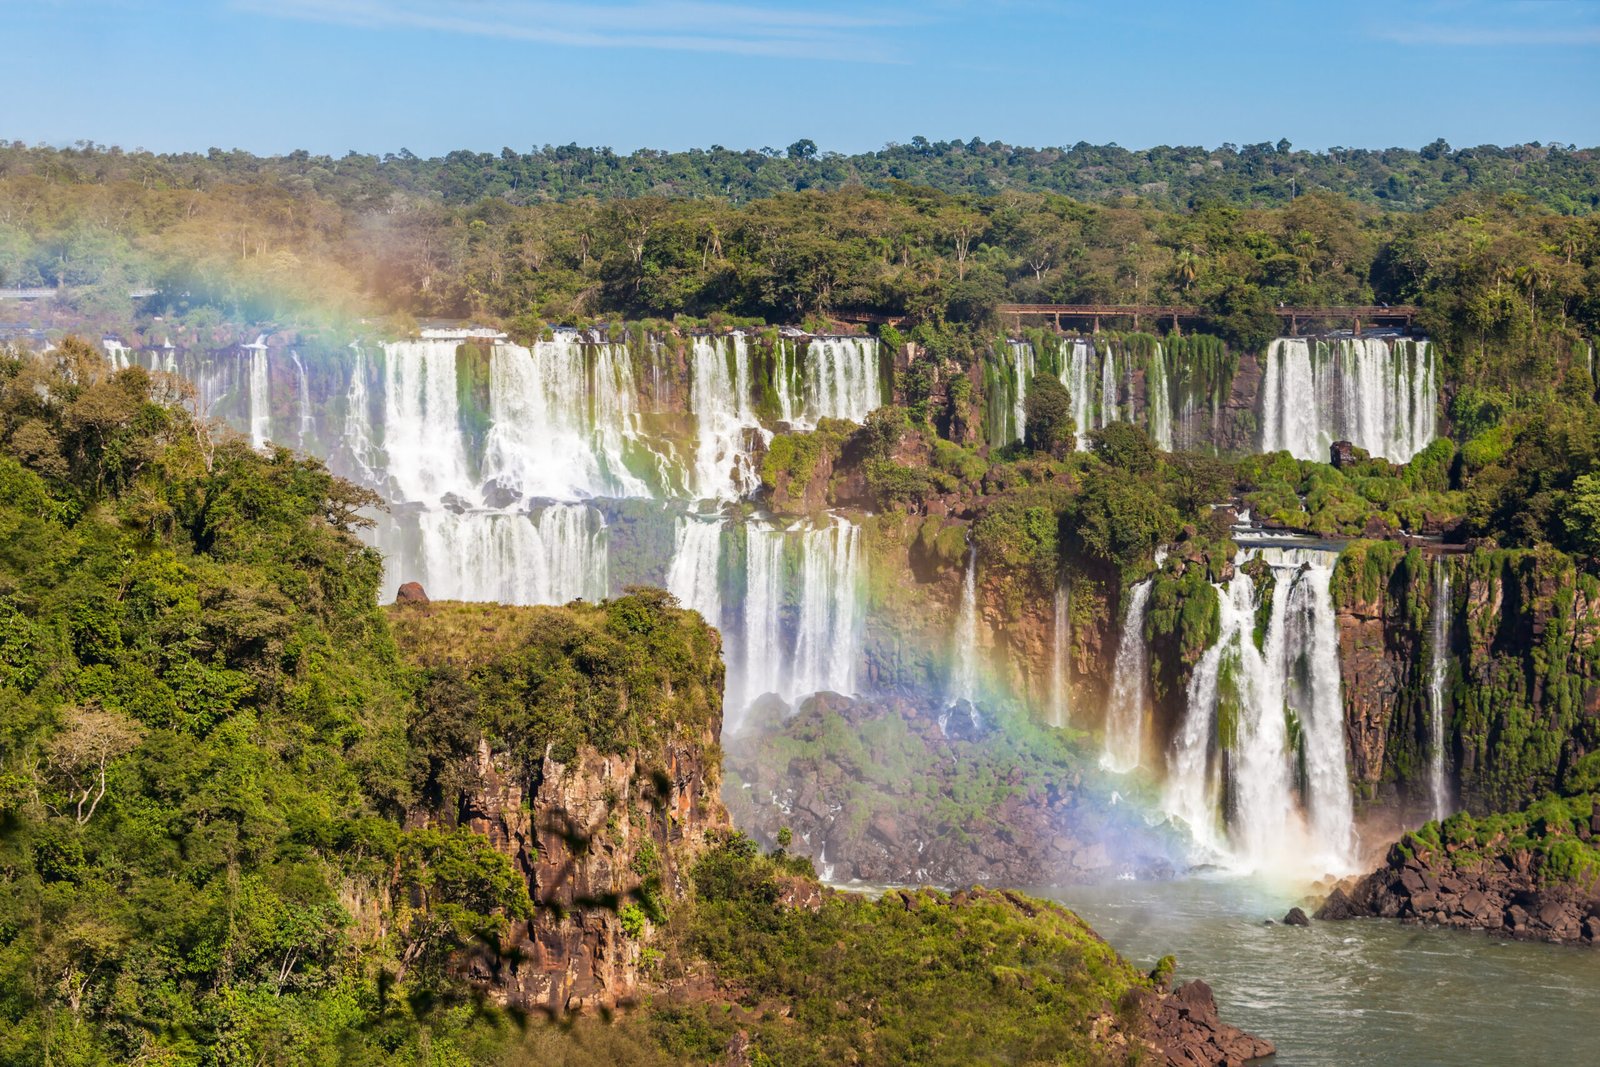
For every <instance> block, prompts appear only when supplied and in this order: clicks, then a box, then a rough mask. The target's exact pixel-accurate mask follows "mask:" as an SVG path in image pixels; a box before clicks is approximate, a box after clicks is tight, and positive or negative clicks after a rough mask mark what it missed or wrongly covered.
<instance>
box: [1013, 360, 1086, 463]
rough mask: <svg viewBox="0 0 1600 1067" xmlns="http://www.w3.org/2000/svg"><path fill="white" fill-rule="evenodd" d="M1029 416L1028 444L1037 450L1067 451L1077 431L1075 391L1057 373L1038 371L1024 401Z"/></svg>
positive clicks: (1025, 433) (1027, 428)
mask: <svg viewBox="0 0 1600 1067" xmlns="http://www.w3.org/2000/svg"><path fill="white" fill-rule="evenodd" d="M1023 409H1024V411H1025V413H1026V415H1027V420H1028V422H1027V427H1026V429H1025V430H1024V433H1023V436H1024V443H1025V444H1027V446H1028V447H1029V448H1031V449H1032V450H1033V451H1035V452H1063V451H1066V450H1067V449H1069V448H1071V447H1072V445H1073V443H1074V441H1075V439H1076V438H1075V435H1076V433H1077V426H1076V425H1075V424H1074V422H1073V420H1072V394H1070V393H1069V392H1067V387H1066V386H1064V385H1062V384H1061V382H1060V381H1058V380H1057V379H1056V378H1055V377H1054V376H1052V375H1049V374H1035V375H1034V376H1033V378H1032V380H1031V381H1029V382H1028V396H1027V399H1026V400H1024V401H1023Z"/></svg>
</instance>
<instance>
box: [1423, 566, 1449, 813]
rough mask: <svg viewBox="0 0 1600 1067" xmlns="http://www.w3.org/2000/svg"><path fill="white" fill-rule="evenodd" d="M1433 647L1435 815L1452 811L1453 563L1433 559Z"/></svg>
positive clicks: (1430, 670) (1432, 786)
mask: <svg viewBox="0 0 1600 1067" xmlns="http://www.w3.org/2000/svg"><path fill="white" fill-rule="evenodd" d="M1432 608H1433V611H1432V614H1433V619H1432V627H1431V629H1432V641H1431V644H1432V648H1431V649H1430V650H1429V666H1428V788H1429V794H1430V796H1431V797H1432V800H1433V817H1434V818H1435V819H1443V818H1444V817H1445V816H1446V815H1448V814H1450V792H1449V787H1448V786H1447V785H1446V784H1445V776H1444V745H1445V731H1444V714H1445V706H1444V705H1445V684H1446V682H1448V681H1449V677H1450V567H1449V565H1448V564H1447V563H1445V561H1444V559H1443V558H1442V557H1440V558H1436V559H1435V560H1434V561H1433V605H1432Z"/></svg>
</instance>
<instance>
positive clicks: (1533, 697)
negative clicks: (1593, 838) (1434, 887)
mask: <svg viewBox="0 0 1600 1067" xmlns="http://www.w3.org/2000/svg"><path fill="white" fill-rule="evenodd" d="M1441 579H1447V580H1448V581H1449V582H1450V594H1451V595H1450V597H1449V598H1448V600H1447V601H1445V602H1444V605H1443V609H1442V610H1443V611H1445V612H1446V615H1445V617H1444V619H1443V624H1442V632H1443V634H1444V637H1445V639H1444V648H1445V650H1446V652H1447V655H1446V656H1445V658H1444V661H1443V663H1442V664H1441V669H1442V679H1443V685H1442V690H1441V692H1442V697H1443V699H1442V707H1441V708H1440V709H1439V714H1440V715H1441V721H1442V723H1443V727H1444V735H1445V736H1444V742H1445V743H1444V749H1443V752H1444V768H1445V780H1446V787H1447V790H1448V794H1449V795H1448V796H1447V798H1446V804H1447V807H1449V808H1451V809H1455V808H1462V809H1465V810H1468V811H1472V812H1478V813H1482V812H1490V811H1508V810H1515V809H1518V808H1521V807H1525V806H1526V805H1528V804H1529V803H1531V802H1533V801H1534V800H1536V799H1537V798H1538V797H1540V796H1542V795H1543V794H1544V793H1545V792H1547V791H1549V790H1560V789H1562V788H1563V787H1564V786H1565V784H1566V779H1567V777H1569V776H1570V774H1571V773H1572V768H1574V767H1575V766H1576V765H1577V763H1578V762H1579V761H1580V760H1581V759H1582V758H1583V757H1584V756H1585V755H1586V754H1588V753H1590V752H1593V751H1596V750H1597V749H1600V585H1597V583H1596V581H1595V579H1594V577H1593V576H1592V575H1584V574H1581V573H1579V572H1578V571H1577V570H1576V568H1575V566H1574V564H1573V562H1572V560H1571V559H1570V558H1568V557H1566V556H1564V555H1562V554H1560V553H1558V552H1554V551H1552V550H1548V549H1542V550H1499V549H1493V548H1475V549H1474V550H1473V551H1471V552H1468V553H1466V554H1464V555H1456V556H1448V557H1444V558H1442V559H1436V558H1435V557H1432V556H1430V555H1427V554H1425V553H1423V552H1422V551H1421V550H1419V549H1418V548H1415V547H1412V548H1409V549H1408V548H1407V547H1406V546H1404V545H1402V544H1399V543H1396V542H1389V541H1367V542H1359V541H1358V542H1354V543H1352V544H1351V545H1350V546H1348V547H1347V548H1346V550H1345V552H1344V555H1343V556H1342V557H1341V559H1340V562H1339V568H1338V571H1337V573H1336V575H1335V580H1334V583H1333V596H1334V602H1335V607H1336V610H1337V612H1338V621H1339V643H1340V649H1339V652H1340V656H1339V660H1340V670H1341V674H1342V682H1343V686H1342V688H1343V698H1344V709H1345V727H1346V735H1347V740H1348V751H1349V757H1350V777H1351V783H1352V785H1353V786H1354V787H1355V792H1356V797H1357V800H1358V803H1364V804H1366V805H1368V806H1369V807H1370V806H1377V807H1382V808H1386V809H1390V810H1399V811H1402V812H1406V813H1409V814H1411V815H1415V816H1419V817H1422V818H1425V817H1426V816H1427V814H1428V813H1429V804H1430V802H1431V797H1430V792H1429V761H1430V758H1431V755H1432V741H1431V736H1430V730H1431V727H1430V716H1431V715H1432V714H1433V708H1432V706H1431V701H1432V699H1433V696H1432V694H1431V693H1430V686H1431V682H1432V667H1433V663H1432V661H1431V655H1432V651H1433V637H1432V630H1433V624H1434V618H1433V612H1434V610H1435V598H1434V593H1435V591H1436V589H1435V586H1436V583H1438V582H1439V581H1441ZM1419 821H1420V819H1419Z"/></svg>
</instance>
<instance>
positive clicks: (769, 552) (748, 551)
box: [726, 522, 789, 721]
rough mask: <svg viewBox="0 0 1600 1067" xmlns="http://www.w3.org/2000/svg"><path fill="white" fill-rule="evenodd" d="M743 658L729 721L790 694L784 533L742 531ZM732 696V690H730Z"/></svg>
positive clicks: (752, 527) (754, 527) (761, 528)
mask: <svg viewBox="0 0 1600 1067" xmlns="http://www.w3.org/2000/svg"><path fill="white" fill-rule="evenodd" d="M744 538H745V561H744V568H745V569H744V574H745V588H744V656H743V670H742V671H741V674H740V679H741V682H742V685H741V686H740V687H739V689H738V691H737V693H738V695H737V697H736V698H735V699H732V700H729V701H728V702H727V704H728V707H727V709H726V711H727V714H728V716H729V718H730V719H732V720H735V721H739V720H742V718H743V712H744V710H745V709H746V708H748V707H749V706H750V705H751V704H752V703H754V701H755V700H756V698H757V697H759V696H761V695H762V694H764V693H777V694H779V695H782V694H783V693H784V692H785V691H787V688H788V687H787V684H786V681H785V678H784V665H785V664H786V663H787V662H788V659H789V657H788V656H786V655H785V654H784V650H783V622H782V611H783V578H784V568H783V542H784V532H783V531H782V530H781V529H776V528H773V527H770V526H765V525H761V524H758V523H754V522H752V523H750V524H748V525H747V526H746V527H745V530H744ZM729 688H730V690H731V689H732V686H730V687H729Z"/></svg>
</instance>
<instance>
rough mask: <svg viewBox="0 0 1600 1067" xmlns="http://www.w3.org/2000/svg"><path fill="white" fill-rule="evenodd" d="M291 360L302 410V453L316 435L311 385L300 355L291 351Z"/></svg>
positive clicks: (297, 396)
mask: <svg viewBox="0 0 1600 1067" xmlns="http://www.w3.org/2000/svg"><path fill="white" fill-rule="evenodd" d="M289 358H290V359H292V360H294V381H295V399H296V401H297V403H298V405H299V408H300V427H299V438H298V440H299V444H300V449H301V451H304V450H305V447H306V442H307V441H309V440H311V439H312V438H313V437H314V436H315V434H316V428H315V425H314V424H313V422H312V418H311V383H310V382H309V381H307V380H306V365H305V364H304V363H302V362H300V353H299V352H296V351H294V350H292V349H291V350H290V352H289Z"/></svg>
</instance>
